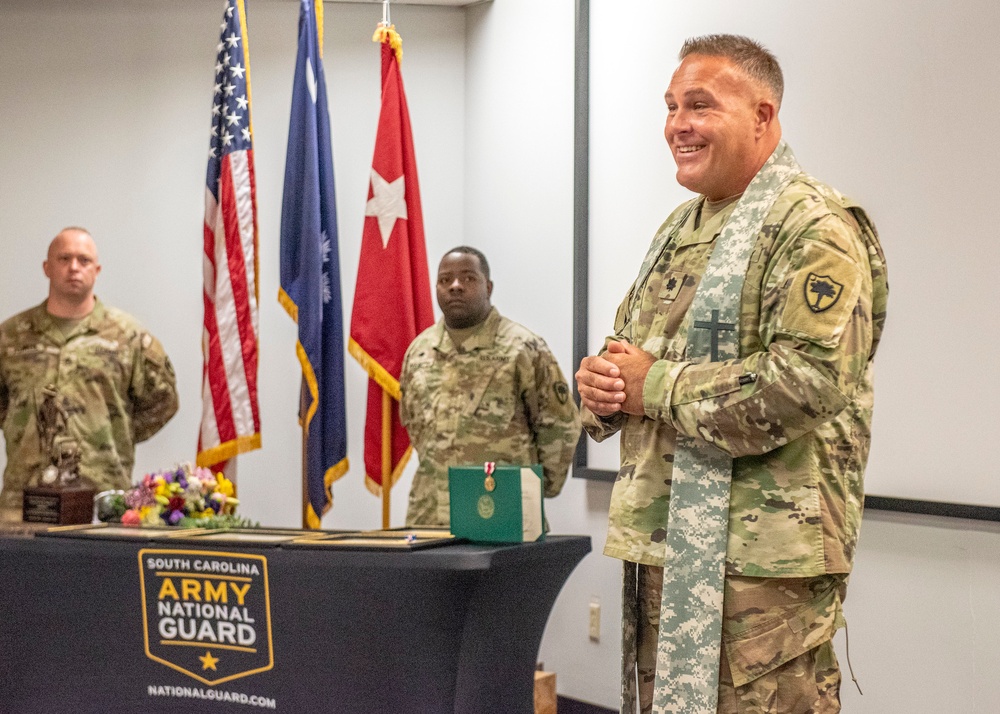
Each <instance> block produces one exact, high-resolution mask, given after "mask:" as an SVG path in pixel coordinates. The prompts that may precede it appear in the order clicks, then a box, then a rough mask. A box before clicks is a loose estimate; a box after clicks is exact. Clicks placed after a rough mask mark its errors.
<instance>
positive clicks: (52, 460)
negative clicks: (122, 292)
mask: <svg viewBox="0 0 1000 714" xmlns="http://www.w3.org/2000/svg"><path fill="white" fill-rule="evenodd" d="M42 270H43V271H44V273H45V276H46V277H47V278H48V279H49V294H48V297H47V298H46V300H45V301H44V302H43V303H42V304H41V305H38V306H36V307H33V308H31V309H29V310H26V311H25V312H22V313H20V314H19V315H15V316H14V317H12V318H10V319H9V320H7V321H6V322H4V323H3V324H2V325H0V426H2V428H3V432H4V438H5V439H6V442H7V467H6V469H5V470H4V474H3V489H2V491H0V512H2V514H3V517H4V519H5V520H11V519H15V518H17V519H19V518H20V509H21V497H22V491H23V489H24V488H25V487H26V486H38V485H40V484H42V483H50V482H51V480H52V479H51V474H52V473H53V468H54V467H55V465H56V464H57V463H58V462H59V460H60V459H61V458H62V455H63V454H65V453H67V452H69V453H72V454H73V460H74V469H76V470H78V473H79V478H80V481H81V482H82V484H83V485H85V486H88V487H93V488H95V489H96V490H98V491H101V490H105V489H111V488H127V487H128V486H130V485H131V481H132V464H133V462H134V460H135V444H136V443H137V442H140V441H144V440H146V439H148V438H150V437H151V436H153V434H155V433H156V432H157V431H159V430H160V428H161V427H163V425H164V424H166V423H167V421H168V420H169V419H170V418H171V417H172V416H173V415H174V413H175V412H176V411H177V406H178V402H177V390H176V385H175V379H174V370H173V367H172V366H171V364H170V360H169V359H168V358H167V355H166V353H165V352H164V350H163V346H162V345H161V344H160V342H159V341H158V340H157V339H156V338H155V337H153V336H152V335H151V334H150V333H149V332H147V331H146V330H145V329H143V327H142V326H141V325H140V324H139V323H138V322H137V321H136V320H135V318H133V317H131V316H129V315H127V314H126V313H124V312H122V311H121V310H117V309H115V308H113V307H110V306H106V305H104V304H103V303H102V302H101V301H100V300H98V299H97V296H96V295H95V294H94V284H95V282H96V280H97V276H98V275H99V274H100V272H101V263H100V260H99V258H98V255H97V246H96V245H95V243H94V239H93V238H92V237H91V235H90V233H89V232H88V231H86V230H85V229H83V228H77V227H71V228H65V229H63V230H62V231H60V232H59V234H58V235H57V236H56V237H55V238H54V239H53V240H52V242H51V244H50V245H49V250H48V255H47V257H46V259H45V261H44V262H43V263H42Z"/></svg>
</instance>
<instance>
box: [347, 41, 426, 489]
mask: <svg viewBox="0 0 1000 714" xmlns="http://www.w3.org/2000/svg"><path fill="white" fill-rule="evenodd" d="M373 39H374V40H375V41H376V42H381V43H382V110H381V113H380V114H379V120H378V134H377V135H376V137H375V156H374V157H373V158H372V172H371V182H370V184H369V187H368V204H367V206H366V208H365V227H364V234H363V236H362V238H361V260H360V264H359V265H358V280H357V285H356V287H355V292H354V308H353V311H352V313H351V339H350V343H349V347H348V349H349V351H350V353H351V354H352V355H353V356H354V358H355V359H357V360H358V362H360V363H361V366H362V367H364V368H365V369H366V370H367V372H368V375H369V378H370V379H369V382H368V415H367V420H366V422H365V473H366V475H367V479H366V485H367V486H368V489H369V490H370V491H372V493H375V494H377V495H378V494H381V493H382V486H383V483H382V391H383V390H385V391H386V392H388V393H389V394H390V395H391V396H392V397H393V402H392V407H391V422H392V429H391V436H392V456H391V461H392V463H391V480H390V482H389V484H388V487H389V488H392V484H394V483H395V482H396V480H397V479H398V478H399V475H400V473H401V472H402V470H403V467H404V466H405V465H406V462H407V460H408V459H409V456H410V450H411V447H410V439H409V437H408V436H407V434H406V429H404V428H403V425H402V424H401V423H400V421H399V403H398V402H399V373H400V370H401V369H402V366H403V355H404V353H405V352H406V348H407V347H408V346H409V344H410V342H412V341H413V338H414V337H416V336H417V335H418V334H419V333H420V332H422V331H423V330H424V329H426V328H427V327H430V326H431V325H432V324H434V309H433V307H432V303H431V286H430V279H429V277H428V275H429V273H428V270H427V250H426V248H425V247H424V221H423V215H422V213H421V211H420V188H419V185H418V183H417V162H416V159H415V158H414V153H413V137H412V136H411V132H410V114H409V111H408V110H407V108H406V96H405V94H404V93H403V78H402V77H401V76H400V73H399V59H400V57H401V56H402V49H401V47H402V41H401V40H400V38H399V35H398V34H396V31H395V30H394V29H393V27H392V26H389V27H385V26H382V25H380V26H379V28H378V29H377V30H376V32H375V37H374V38H373Z"/></svg>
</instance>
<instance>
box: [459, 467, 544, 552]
mask: <svg viewBox="0 0 1000 714" xmlns="http://www.w3.org/2000/svg"><path fill="white" fill-rule="evenodd" d="M490 467H492V468H490ZM448 493H449V496H450V499H451V528H450V530H451V532H452V534H453V535H454V536H455V537H456V538H465V539H467V540H470V541H475V542H483V543H527V542H531V541H536V540H544V539H545V532H544V525H543V524H544V523H545V507H544V504H543V496H544V489H543V487H542V467H541V466H540V465H538V464H535V465H533V466H494V465H492V464H480V465H478V466H450V467H448Z"/></svg>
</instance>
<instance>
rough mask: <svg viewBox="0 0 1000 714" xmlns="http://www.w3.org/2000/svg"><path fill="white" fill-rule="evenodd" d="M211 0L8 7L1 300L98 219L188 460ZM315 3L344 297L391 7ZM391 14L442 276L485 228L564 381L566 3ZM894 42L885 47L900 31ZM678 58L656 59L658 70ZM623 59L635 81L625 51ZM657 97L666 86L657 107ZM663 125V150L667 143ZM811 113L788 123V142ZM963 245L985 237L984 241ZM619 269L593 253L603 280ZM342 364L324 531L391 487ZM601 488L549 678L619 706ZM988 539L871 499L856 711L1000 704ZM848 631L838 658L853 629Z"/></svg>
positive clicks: (257, 488) (275, 400)
mask: <svg viewBox="0 0 1000 714" xmlns="http://www.w3.org/2000/svg"><path fill="white" fill-rule="evenodd" d="M250 4H251V8H250V13H251V16H250V36H251V63H252V64H251V71H252V82H253V98H254V129H255V132H256V153H257V170H258V179H259V182H260V183H259V194H258V197H259V201H260V234H261V254H262V270H261V280H262V282H261V334H262V340H261V342H262V355H261V364H262V369H261V388H262V392H261V411H262V418H263V420H264V424H263V429H264V433H263V436H264V448H263V449H261V450H259V451H257V452H253V453H251V454H249V455H247V456H245V457H244V458H242V459H241V465H240V488H241V496H242V498H243V501H244V506H243V512H244V513H246V514H248V515H250V516H251V517H254V518H256V519H258V520H260V521H262V522H264V523H266V524H269V525H297V524H298V522H299V498H300V492H299V486H298V478H299V476H298V474H299V468H300V467H299V463H300V462H299V446H298V440H299V432H298V428H297V426H296V423H295V409H296V395H297V388H298V379H299V375H298V365H297V363H296V361H295V357H294V354H293V349H292V346H293V345H294V339H295V338H294V326H293V325H292V324H291V321H290V320H289V319H288V318H287V316H286V315H285V314H284V313H283V311H281V309H280V308H279V306H278V305H277V302H276V300H274V295H275V293H276V291H277V280H278V278H277V271H278V268H277V258H276V256H277V248H278V221H279V216H280V198H281V182H282V177H283V167H284V151H285V146H284V144H285V137H286V132H287V123H288V108H289V103H290V92H291V87H290V82H291V76H292V70H293V66H294V53H295V41H296V22H297V20H296V18H297V11H298V10H297V3H295V2H291V1H289V0H251V3H250ZM595 4H602V5H603V3H595ZM84 5H85V7H82V6H84ZM764 5H766V4H764V3H757V4H756V5H755V7H761V6H764ZM221 7H222V3H221V2H214V1H210V0H172V1H171V2H153V3H150V2H133V3H122V2H116V1H114V0H89V1H88V2H87V3H78V2H73V0H34V1H32V0H5V1H4V2H3V3H2V4H0V79H2V81H0V246H3V248H4V250H5V260H4V261H2V262H0V285H2V286H3V288H2V290H0V315H3V316H6V315H8V314H12V313H14V312H15V311H18V310H21V309H23V308H25V307H28V306H30V305H32V304H35V303H37V302H39V301H40V300H41V298H42V297H43V295H44V291H45V281H44V277H43V276H42V273H41V266H40V264H41V260H42V259H43V257H44V250H45V246H46V245H47V243H48V241H49V239H50V238H51V237H52V235H54V233H55V232H56V231H57V230H58V229H59V228H60V227H62V226H63V225H66V224H70V223H82V224H84V225H86V226H89V227H90V228H91V229H92V230H93V231H94V233H95V235H96V236H97V238H98V241H99V246H100V248H101V252H102V260H103V262H104V265H105V272H104V273H103V274H102V276H101V278H100V282H99V284H98V285H99V294H100V295H101V296H102V297H103V298H105V299H106V300H107V301H108V302H111V303H114V304H117V305H119V306H121V307H123V308H125V309H127V310H129V311H131V312H133V313H134V314H136V315H137V316H138V317H140V319H142V320H143V321H144V322H145V324H146V325H147V326H148V327H149V328H150V329H151V330H152V331H154V332H155V333H156V334H157V335H158V336H159V337H160V338H161V339H162V340H163V341H164V343H165V344H166V346H167V349H168V351H169V352H170V354H171V356H172V358H173V359H174V362H175V365H176V366H177V370H178V375H179V383H180V387H181V397H182V407H181V412H180V413H179V414H178V416H177V417H175V419H174V421H172V422H171V423H170V424H169V425H168V426H167V427H166V429H165V430H164V431H163V432H162V433H161V434H160V435H158V436H157V437H155V438H154V439H153V440H152V441H151V442H148V443H146V444H143V445H141V446H140V447H139V450H138V459H139V460H138V464H137V471H138V472H141V471H144V470H151V469H156V468H161V467H164V466H166V465H169V464H172V463H173V462H175V461H177V460H179V459H189V458H192V457H193V451H194V443H195V436H196V430H197V424H198V420H199V414H200V404H199V400H198V393H199V392H198V387H199V380H200V370H201V356H200V352H199V339H200V329H201V328H200V324H201V302H200V299H199V294H200V290H201V271H200V265H201V262H200V246H201V228H200V222H201V216H202V210H203V207H202V196H203V189H202V188H201V182H202V181H203V179H204V171H205V164H204V154H205V146H206V143H207V128H208V109H209V106H210V86H211V72H212V69H211V66H212V61H213V57H214V45H215V42H216V35H217V28H218V22H219V17H220V15H221ZM325 7H326V71H327V79H328V83H329V85H328V91H329V94H330V102H331V107H330V113H331V118H332V122H333V136H334V162H335V168H336V178H337V195H338V209H339V214H340V216H339V220H340V250H341V261H342V270H343V275H342V281H343V290H344V295H343V299H344V305H345V313H347V314H349V306H350V304H351V299H352V290H353V283H354V275H355V273H356V268H357V254H358V249H359V244H360V235H361V216H362V214H363V204H364V200H365V197H366V191H367V180H368V170H369V162H370V158H371V152H372V148H373V142H374V133H375V121H376V116H377V111H378V91H379V89H378V87H379V84H378V83H379V78H378V77H379V74H378V73H379V69H378V48H377V47H376V46H375V45H374V44H372V43H371V42H370V35H371V31H372V28H373V26H374V23H375V22H376V21H377V20H378V19H379V16H380V10H378V9H377V6H365V5H340V4H333V3H327V4H326V6H325ZM393 20H394V21H395V22H396V24H397V27H398V28H399V29H400V30H401V32H402V33H403V37H404V50H405V55H404V63H403V76H404V79H405V82H406V88H407V92H408V99H409V102H410V110H411V113H412V118H413V125H414V138H415V142H416V146H417V161H418V165H419V169H420V178H421V189H422V194H423V199H424V212H425V220H426V223H427V248H428V255H429V256H430V258H431V262H432V266H431V267H432V271H433V269H434V265H433V263H436V259H437V257H438V256H439V255H440V254H441V253H442V252H443V251H444V250H446V249H447V248H449V247H451V246H452V245H455V244H457V243H463V242H467V243H472V244H473V245H478V246H480V247H482V248H483V249H484V250H485V251H486V253H487V255H488V256H489V258H490V261H491V264H492V266H493V272H494V279H495V282H496V288H495V293H494V296H495V302H496V304H497V305H498V306H499V308H500V309H501V310H502V311H503V312H504V313H505V314H507V315H509V316H511V317H512V318H514V319H517V320H519V321H521V322H523V323H524V324H526V325H528V326H529V327H531V328H532V329H534V330H535V331H536V332H539V333H540V334H542V335H543V336H545V338H546V339H547V340H548V342H549V343H550V345H551V346H552V347H553V350H554V352H555V354H556V356H557V358H558V359H559V361H560V364H561V365H562V367H563V369H564V371H565V372H566V374H567V377H570V376H571V374H572V372H573V371H574V365H572V364H571V325H572V314H571V309H572V308H571V282H572V268H571V256H572V111H573V105H572V67H573V44H572V43H573V40H572V37H573V2H572V0H558V2H556V1H551V2H546V3H539V2H532V1H531V0H494V2H492V3H488V4H485V5H481V6H474V7H471V8H469V9H468V10H465V11H463V10H458V9H442V8H427V7H422V8H416V7H408V6H401V5H400V6H394V8H393ZM641 21H642V13H637V15H636V18H635V21H634V22H633V23H631V27H632V31H635V32H636V33H637V34H636V37H639V35H638V30H637V28H638V27H639V23H640V22H641ZM884 39H885V41H886V42H887V43H889V44H891V40H892V36H891V34H888V35H886V37H885V38H884ZM637 41H638V40H637ZM672 53H673V49H671V50H670V53H668V54H670V55H671V56H672ZM672 66H673V64H672V61H671V62H667V63H666V64H665V65H664V67H663V68H662V73H663V82H664V83H665V82H666V79H667V77H668V76H669V72H670V71H671V70H672ZM593 71H594V72H611V73H612V74H613V73H614V72H615V69H614V68H613V67H611V68H608V67H603V68H602V67H595V68H594V69H593ZM618 77H619V81H621V82H627V81H631V80H630V79H629V75H628V74H627V73H625V72H622V71H620V70H619V71H618ZM643 92H644V90H643V91H640V90H638V89H637V90H636V93H635V100H636V101H637V102H645V99H642V96H644V93H643ZM661 96H662V88H657V89H656V91H654V96H653V97H652V100H651V101H653V102H655V103H659V102H660V101H661ZM659 128H660V127H659V126H657V127H655V129H654V132H655V133H656V136H654V137H653V140H652V143H653V144H657V142H659V141H662V139H660V138H659V135H658V131H659ZM822 129H823V127H822V126H820V127H810V126H796V127H795V131H796V133H797V134H798V135H801V136H806V135H808V133H809V132H810V131H812V130H817V131H819V130H822ZM637 131H645V129H637ZM668 161H669V157H668V156H667V155H666V153H665V152H662V153H661V152H657V153H654V154H650V155H649V158H648V160H647V161H646V162H645V163H643V164H642V166H643V167H644V168H646V169H648V170H651V171H654V170H655V171H661V170H662V171H666V172H667V175H668V176H669V175H670V174H671V173H672V172H670V171H669V164H667V162H668ZM664 164H666V168H663V165H664ZM817 173H820V172H819V170H818V169H817ZM628 179H629V177H628V176H622V178H621V180H622V181H627V180H628ZM640 198H641V200H640V201H639V203H641V204H642V205H641V206H639V207H638V208H637V209H636V210H640V209H641V210H643V211H647V212H648V213H649V215H650V218H651V220H653V221H654V222H655V220H656V219H658V218H659V217H661V216H665V215H666V213H667V212H669V210H670V208H672V206H673V203H675V202H676V201H673V200H661V198H658V197H657V196H652V197H648V196H642V197H640ZM623 205H625V204H623ZM626 208H627V206H626ZM968 240H972V241H979V242H980V243H981V244H982V245H983V246H984V247H986V246H988V245H991V242H990V241H989V238H988V237H982V236H970V237H969V238H968ZM897 253H899V251H897ZM269 256H270V257H269ZM268 260H269V261H270V264H268V262H267V261H268ZM626 262H627V261H626ZM610 267H611V266H610V265H608V264H606V263H605V264H600V263H598V264H596V265H595V266H592V270H594V271H595V273H594V274H593V275H592V281H593V280H595V279H601V278H602V275H606V273H604V272H602V269H608V268H610ZM625 268H626V270H628V269H629V268H628V266H627V265H626V266H625ZM627 279H630V276H629V277H628V278H627ZM894 287H895V285H894ZM347 377H348V395H347V398H348V405H349V412H350V415H349V420H350V421H349V428H350V444H349V446H350V458H351V461H352V468H351V471H350V472H349V474H348V475H347V476H345V477H344V478H343V479H342V480H341V481H339V482H338V483H337V484H335V486H334V492H335V497H336V503H335V506H334V510H333V511H332V512H331V513H330V514H329V515H328V516H327V517H326V519H325V520H324V525H325V526H326V527H375V526H378V525H379V522H380V515H379V514H380V507H379V502H378V500H377V499H375V498H374V497H372V496H371V495H370V494H368V492H367V491H366V490H365V489H364V486H363V485H362V482H363V476H362V473H361V463H362V459H361V432H362V424H363V414H362V411H363V405H364V379H363V377H362V375H361V372H360V368H359V367H357V365H356V364H354V363H353V361H351V360H350V359H348V364H347ZM889 428H892V427H891V426H890V427H889ZM410 471H411V472H412V469H411V470H410ZM409 478H410V476H409V475H407V477H405V479H404V482H403V483H401V484H400V487H399V488H398V489H397V490H396V491H395V496H394V499H393V514H394V517H393V525H399V524H401V523H402V518H403V513H404V511H405V494H406V491H407V489H408V485H409ZM609 496H610V486H609V485H608V484H603V483H594V482H585V481H582V480H579V479H573V478H571V479H570V480H569V481H568V482H567V484H566V487H565V489H564V491H563V493H562V495H560V496H559V497H558V498H557V499H555V500H552V501H550V502H548V503H547V504H546V508H547V512H548V515H549V518H550V521H551V522H552V525H553V528H554V530H555V532H560V533H582V534H586V535H590V536H591V537H592V539H593V544H594V551H595V552H594V553H592V554H591V555H589V556H588V557H587V558H586V559H584V561H583V562H582V563H581V564H580V566H579V567H578V568H577V569H576V571H575V572H574V573H573V575H572V576H571V578H570V580H569V582H568V584H567V586H566V587H565V588H564V589H563V592H562V593H561V594H560V597H559V599H558V601H557V603H556V607H555V609H554V611H553V613H552V616H551V618H550V621H549V625H548V628H547V630H546V634H545V638H544V639H543V642H542V648H541V652H540V659H542V660H543V661H544V662H545V664H546V667H547V668H548V669H550V670H552V671H555V672H557V675H558V676H557V681H558V688H559V692H560V693H561V694H563V695H567V696H571V697H574V698H576V699H581V700H584V701H589V702H593V703H595V704H599V705H603V706H606V707H609V708H610V707H614V706H615V705H616V702H617V697H618V674H617V668H618V657H619V645H618V609H619V607H620V595H619V578H620V576H619V572H620V567H619V564H618V562H617V561H615V560H612V559H609V558H605V557H604V556H602V555H600V550H601V549H602V547H603V544H604V525H605V517H606V513H607V507H608V501H609ZM998 552H1000V532H997V529H995V528H994V527H992V526H990V525H986V524H976V523H967V522H962V521H951V520H941V519H931V518H921V517H902V516H890V515H887V514H878V513H868V514H867V515H866V519H865V523H864V526H863V532H862V539H861V543H860V548H859V552H858V560H857V567H856V569H855V573H854V576H853V578H852V583H851V589H850V595H849V597H848V601H847V604H846V609H847V615H848V619H849V621H850V623H851V630H850V631H851V637H852V641H851V658H852V661H853V664H854V668H855V671H856V673H857V674H858V677H859V679H860V681H861V684H862V686H863V687H864V690H865V695H864V697H859V696H858V695H857V692H855V691H853V690H852V689H851V688H850V686H848V685H846V684H845V687H844V701H845V711H850V712H854V713H856V714H885V713H886V712H907V713H908V714H924V713H926V714H931V713H933V714H940V712H949V713H951V712H955V713H956V714H966V713H970V714H975V713H977V712H982V713H984V714H985V713H987V712H990V713H991V712H992V711H994V709H995V706H994V705H993V704H992V703H993V702H995V701H996V700H997V699H998V697H1000V683H998V680H997V679H996V677H995V676H994V674H993V673H994V672H995V671H996V670H997V669H998V665H1000V662H998V657H997V654H996V652H995V648H993V647H991V643H992V642H995V641H996V639H997V638H998V637H1000V625H998V618H997V617H996V614H995V613H997V612H1000V602H998V597H1000V596H998V593H1000V587H998V586H1000V583H998V582H997V581H998V578H1000V567H998V566H1000V562H998V560H1000V559H998V557H997V555H996V553H998ZM592 599H596V600H598V601H600V603H601V606H602V623H601V624H602V638H601V641H600V642H599V643H593V642H590V641H589V640H588V638H587V619H588V614H587V613H588V606H589V603H590V601H591V600H592ZM838 646H839V648H840V650H841V661H842V663H844V664H846V660H845V657H844V656H843V636H842V635H841V636H840V637H839V638H838Z"/></svg>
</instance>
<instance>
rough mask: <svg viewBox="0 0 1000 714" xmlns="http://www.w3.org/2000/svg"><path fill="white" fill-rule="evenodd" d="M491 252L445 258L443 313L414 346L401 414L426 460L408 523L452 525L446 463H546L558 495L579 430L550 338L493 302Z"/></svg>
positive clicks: (465, 250) (547, 486)
mask: <svg viewBox="0 0 1000 714" xmlns="http://www.w3.org/2000/svg"><path fill="white" fill-rule="evenodd" d="M492 294H493V282H492V281H491V280H490V268H489V263H487V262H486V256H484V255H483V254H482V253H481V252H479V251H478V250H476V249H475V248H469V247H466V246H460V247H458V248H455V249H453V250H450V251H448V253H446V254H445V256H444V257H443V258H442V259H441V264H440V266H439V267H438V277H437V300H438V305H439V306H440V307H441V312H442V313H443V314H444V317H443V318H442V319H441V320H440V321H439V322H438V323H437V324H436V325H433V326H431V327H429V328H427V329H426V330H424V331H423V332H422V333H420V334H419V335H417V337H416V339H415V340H414V341H413V342H412V343H411V344H410V346H409V348H408V349H407V351H406V356H405V358H404V360H403V370H402V374H401V376H400V379H399V385H400V391H401V392H402V398H401V400H400V417H401V419H402V422H403V425H404V426H405V427H406V430H407V432H409V435H410V440H411V441H412V442H413V446H414V448H415V449H416V451H417V455H418V456H419V458H420V465H419V467H418V469H417V473H416V476H414V479H413V486H412V487H411V489H410V501H409V508H408V509H407V514H406V523H407V525H416V524H421V525H432V524H434V525H448V523H449V519H450V513H449V498H448V467H449V466H457V465H468V464H481V463H483V462H485V461H494V462H496V463H498V464H515V465H516V464H521V465H530V464H541V465H542V469H543V472H544V475H543V482H544V490H545V496H547V497H552V496H556V495H558V493H559V491H560V490H562V487H563V483H565V481H566V474H567V472H568V471H569V465H570V461H571V460H572V458H573V451H574V449H575V447H576V442H577V440H578V439H579V436H580V414H579V412H578V411H577V408H576V404H574V402H573V398H572V396H571V395H570V391H569V387H568V386H567V383H566V378H565V377H564V376H563V373H562V370H560V369H559V364H558V363H557V362H556V359H555V357H554V356H553V355H552V353H551V352H550V351H549V348H548V346H547V345H546V344H545V341H544V340H543V339H542V338H541V337H539V336H538V335H535V334H534V333H532V332H531V331H530V330H528V329H527V328H525V327H523V326H521V325H519V324H517V323H516V322H513V321H512V320H508V319H507V318H505V317H502V316H501V315H500V313H498V312H497V310H496V308H494V307H493V306H492V305H491V304H490V296H491V295H492Z"/></svg>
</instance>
